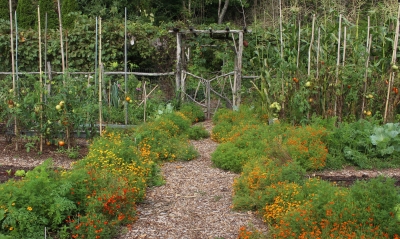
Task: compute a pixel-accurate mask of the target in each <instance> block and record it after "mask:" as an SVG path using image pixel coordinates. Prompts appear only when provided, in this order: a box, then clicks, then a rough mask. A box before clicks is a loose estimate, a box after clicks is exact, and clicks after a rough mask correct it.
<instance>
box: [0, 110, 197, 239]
mask: <svg viewBox="0 0 400 239" xmlns="http://www.w3.org/2000/svg"><path fill="white" fill-rule="evenodd" d="M186 109H187V110H186V111H185V110H183V112H174V113H170V114H165V115H163V116H161V117H159V118H158V119H156V120H154V121H152V122H149V123H147V124H143V125H140V126H138V127H137V128H133V129H129V130H124V131H113V130H106V131H105V132H103V136H102V137H98V138H95V139H94V140H93V142H92V144H91V146H90V150H89V153H88V155H87V156H86V157H85V158H84V159H82V160H80V161H77V162H76V164H74V165H73V167H72V169H71V170H62V169H54V168H53V167H52V162H51V160H50V159H49V160H47V161H46V162H45V163H43V164H42V165H40V166H38V167H36V168H35V169H34V170H32V171H29V172H28V173H26V176H25V177H24V178H23V179H22V180H19V181H8V182H7V183H4V184H1V185H0V191H1V193H0V224H1V229H0V237H4V238H27V237H29V238H43V237H44V236H45V233H46V235H47V236H48V237H52V238H71V236H72V238H112V237H113V236H114V235H115V234H116V233H118V229H119V227H118V226H119V225H129V224H131V223H133V222H134V221H135V219H136V216H135V215H136V209H135V208H136V203H138V202H140V201H141V200H142V199H143V198H144V196H145V190H146V187H147V186H150V185H159V184H162V183H163V180H162V178H161V176H160V175H159V173H158V163H159V162H163V161H166V160H167V161H169V160H177V159H179V160H191V159H193V158H195V157H196V156H197V152H196V151H195V150H194V148H193V146H191V145H190V144H189V141H188V138H189V136H188V135H189V134H190V135H192V136H191V137H194V138H198V137H200V136H198V135H197V134H196V133H195V132H198V133H199V134H202V135H205V133H204V130H203V131H201V129H194V130H193V129H191V127H190V126H191V123H192V122H195V121H196V120H199V119H200V120H201V119H204V116H202V115H203V113H202V111H201V110H200V111H198V110H196V108H193V107H187V108H186ZM193 112H194V113H193ZM196 112H197V113H198V112H200V113H201V115H198V114H196Z"/></svg>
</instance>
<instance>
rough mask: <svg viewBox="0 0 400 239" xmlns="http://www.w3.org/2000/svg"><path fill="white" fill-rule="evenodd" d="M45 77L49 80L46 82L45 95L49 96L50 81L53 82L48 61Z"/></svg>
mask: <svg viewBox="0 0 400 239" xmlns="http://www.w3.org/2000/svg"><path fill="white" fill-rule="evenodd" d="M47 77H48V78H49V80H48V82H47V93H48V94H49V95H50V93H51V81H52V80H53V76H52V74H51V64H50V61H48V62H47Z"/></svg>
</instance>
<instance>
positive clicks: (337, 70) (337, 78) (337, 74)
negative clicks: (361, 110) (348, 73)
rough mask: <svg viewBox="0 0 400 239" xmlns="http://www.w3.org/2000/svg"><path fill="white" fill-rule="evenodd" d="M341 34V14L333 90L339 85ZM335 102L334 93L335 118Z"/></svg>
mask: <svg viewBox="0 0 400 239" xmlns="http://www.w3.org/2000/svg"><path fill="white" fill-rule="evenodd" d="M341 33H342V14H340V15H339V30H338V45H337V58H336V81H335V88H336V87H337V85H338V83H339V64H340V38H341ZM337 101H338V95H337V93H336V92H335V106H334V110H333V113H334V115H335V116H336V115H337Z"/></svg>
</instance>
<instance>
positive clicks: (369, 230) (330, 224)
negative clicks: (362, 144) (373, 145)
mask: <svg viewBox="0 0 400 239" xmlns="http://www.w3.org/2000/svg"><path fill="white" fill-rule="evenodd" d="M376 186H380V187H381V188H380V189H378V188H377V187H376ZM366 191H368V192H366ZM380 191H382V192H380ZM396 191H397V190H396V188H395V187H394V184H393V180H386V179H383V178H380V179H379V178H378V179H373V180H371V181H369V182H358V183H356V184H355V185H354V186H352V187H351V188H350V189H347V188H339V187H335V186H334V185H332V184H330V183H328V182H325V181H322V180H318V179H310V180H308V181H307V182H306V183H305V184H304V185H303V187H302V192H303V197H304V199H303V200H302V201H301V202H302V203H301V204H300V205H298V206H296V207H287V208H286V210H287V211H285V213H283V214H280V215H279V216H278V217H277V218H276V220H275V221H274V224H273V227H272V228H273V229H272V230H271V235H272V236H273V237H279V238H285V235H291V236H293V237H304V238H348V237H352V238H396V235H397V236H398V235H399V222H396V220H395V219H394V217H393V211H394V205H395V203H396V202H398V197H397V192H396ZM381 193H389V194H388V196H387V197H386V196H382V195H384V194H381ZM372 194H374V195H372ZM385 195H386V194H385ZM386 200H389V201H391V202H387V201H386ZM383 203H384V204H385V206H383V205H384V204H383ZM267 207H268V205H267Z"/></svg>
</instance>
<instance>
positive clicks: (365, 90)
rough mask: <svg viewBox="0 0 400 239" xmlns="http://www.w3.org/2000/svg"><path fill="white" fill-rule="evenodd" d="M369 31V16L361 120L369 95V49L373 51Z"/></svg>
mask: <svg viewBox="0 0 400 239" xmlns="http://www.w3.org/2000/svg"><path fill="white" fill-rule="evenodd" d="M369 30H370V20H369V16H368V26H367V44H366V46H365V49H366V51H365V52H366V53H367V57H366V59H365V73H364V89H363V97H362V104H361V113H360V117H361V118H364V110H365V95H366V93H367V86H368V82H367V79H368V63H369V50H368V49H371V48H370V47H369V45H370V44H371V43H370V42H369V40H370V33H369Z"/></svg>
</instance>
